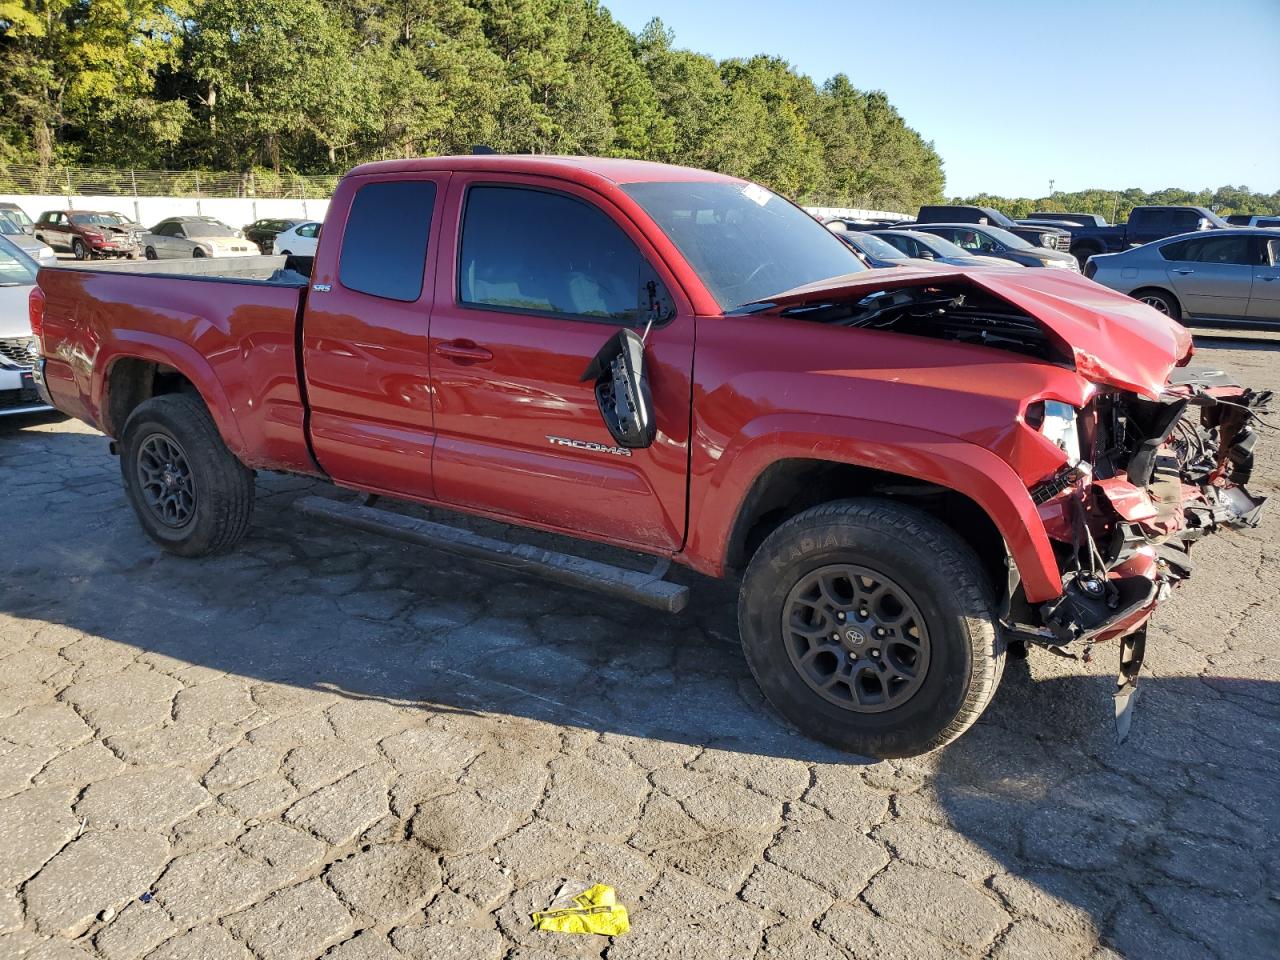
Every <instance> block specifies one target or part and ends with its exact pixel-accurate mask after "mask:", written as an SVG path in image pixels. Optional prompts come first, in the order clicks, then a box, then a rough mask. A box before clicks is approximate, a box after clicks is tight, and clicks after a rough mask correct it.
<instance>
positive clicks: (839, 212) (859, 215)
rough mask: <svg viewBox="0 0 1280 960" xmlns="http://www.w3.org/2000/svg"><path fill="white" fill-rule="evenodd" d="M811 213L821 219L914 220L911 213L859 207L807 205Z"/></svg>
mask: <svg viewBox="0 0 1280 960" xmlns="http://www.w3.org/2000/svg"><path fill="white" fill-rule="evenodd" d="M805 209H806V210H807V211H809V213H811V214H813V215H814V216H815V217H817V218H818V219H820V220H829V219H831V218H832V217H840V218H841V219H844V220H885V219H889V220H914V219H915V217H914V216H912V215H911V214H909V213H895V212H894V211H893V210H863V209H861V208H859V207H805Z"/></svg>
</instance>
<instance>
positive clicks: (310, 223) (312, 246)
mask: <svg viewBox="0 0 1280 960" xmlns="http://www.w3.org/2000/svg"><path fill="white" fill-rule="evenodd" d="M319 236H320V224H319V223H317V222H316V221H315V220H303V221H301V222H300V223H297V224H294V225H293V226H292V227H289V228H288V229H287V230H281V231H280V232H279V233H277V234H276V238H275V239H274V240H273V241H271V252H272V253H280V254H284V255H285V256H286V257H287V256H296V257H311V256H315V252H316V240H317V239H318V238H319Z"/></svg>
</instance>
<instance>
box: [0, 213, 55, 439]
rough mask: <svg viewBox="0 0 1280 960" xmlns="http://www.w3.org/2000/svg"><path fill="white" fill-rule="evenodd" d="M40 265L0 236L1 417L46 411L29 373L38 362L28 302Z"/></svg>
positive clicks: (6, 238) (7, 239)
mask: <svg viewBox="0 0 1280 960" xmlns="http://www.w3.org/2000/svg"><path fill="white" fill-rule="evenodd" d="M39 268H40V267H39V264H37V263H36V261H35V260H33V259H32V258H31V257H29V256H27V255H26V254H25V253H23V252H22V250H21V249H19V248H18V247H17V246H15V245H14V244H13V243H12V242H10V240H9V238H8V237H5V236H0V417H5V416H13V415H14V414H19V413H35V412H37V411H40V410H48V409H49V406H48V404H46V403H45V402H44V401H43V400H41V399H40V395H39V394H38V393H37V392H36V386H35V381H34V380H33V379H32V376H31V371H32V368H33V367H34V366H35V362H36V359H37V347H36V339H35V337H33V336H32V335H31V313H30V311H29V310H28V308H27V300H28V298H29V297H30V295H31V288H32V287H33V286H35V282H36V271H37V270H38V269H39Z"/></svg>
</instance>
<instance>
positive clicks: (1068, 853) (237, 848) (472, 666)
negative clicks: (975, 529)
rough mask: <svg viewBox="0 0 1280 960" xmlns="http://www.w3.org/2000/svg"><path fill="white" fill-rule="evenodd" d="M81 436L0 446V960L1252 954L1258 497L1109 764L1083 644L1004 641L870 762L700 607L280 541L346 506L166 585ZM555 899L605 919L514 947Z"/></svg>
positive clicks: (1260, 581) (1101, 670) (1261, 478)
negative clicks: (1003, 663)
mask: <svg viewBox="0 0 1280 960" xmlns="http://www.w3.org/2000/svg"><path fill="white" fill-rule="evenodd" d="M1278 360H1280V351H1277V349H1276V348H1275V347H1274V346H1267V345H1265V344H1255V345H1252V346H1248V345H1237V346H1233V347H1230V348H1225V347H1218V348H1210V349H1202V350H1201V352H1200V354H1199V355H1198V357H1197V365H1206V364H1208V365H1221V366H1222V367H1223V368H1225V369H1228V370H1231V371H1233V372H1235V373H1237V374H1238V375H1240V377H1241V378H1242V379H1243V382H1245V383H1250V384H1253V385H1255V386H1258V387H1271V388H1277V389H1280V364H1278V363H1277V361H1278ZM1263 439H1264V440H1265V441H1266V443H1265V445H1264V446H1262V450H1261V460H1260V465H1259V468H1258V470H1257V474H1256V475H1257V478H1258V482H1257V483H1256V484H1255V488H1256V490H1257V491H1258V492H1261V493H1264V494H1266V493H1274V492H1275V490H1276V486H1277V482H1276V481H1277V479H1278V478H1280V437H1277V436H1276V435H1275V434H1274V433H1271V434H1268V435H1267V436H1265V437H1264V438H1263ZM106 447H107V444H106V441H105V440H104V439H103V438H102V437H101V436H100V435H98V434H96V433H95V432H93V431H91V430H89V429H88V428H87V427H85V426H84V425H82V424H78V423H75V422H71V421H66V420H62V419H60V418H56V417H42V418H27V419H24V420H21V421H16V422H14V421H10V422H0V489H2V490H3V493H4V503H5V506H6V518H7V519H6V527H5V536H4V538H3V541H0V957H3V958H5V960H17V958H31V960H37V958H40V960H63V958H86V957H98V958H102V960H130V958H142V957H146V958H151V960H187V958H190V960H222V958H238V960H246V958H250V957H254V958H260V960H309V958H313V957H320V956H325V957H328V958H330V960H399V958H410V960H412V958H431V960H445V958H459V960H489V958H492V960H499V958H502V960H517V958H518V960H544V958H560V957H605V958H607V960H629V958H643V960H649V958H657V957H670V958H677V957H678V958H698V960H706V958H716V960H731V958H744V960H749V958H758V960H765V958H789V957H802V958H804V960H835V958H859V960H881V958H883V960H890V958H905V960H917V958H956V957H991V958H1024V957H1025V958H1037V960H1053V958H1082V960H1083V958H1090V960H1103V958H1115V957H1118V956H1122V957H1129V958H1143V957H1158V958H1160V960H1182V958H1188V960H1189V958H1196V960H1199V958H1205V957H1209V958H1214V957H1216V958H1223V960H1225V958H1232V960H1239V958H1255V957H1256V958H1262V957H1274V956H1275V955H1276V951H1277V945H1278V944H1280V843H1278V841H1277V827H1278V826H1280V823H1278V820H1280V802H1278V801H1280V762H1278V760H1280V756H1278V750H1280V740H1278V738H1277V731H1278V728H1280V723H1278V721H1280V644H1278V642H1277V637H1278V635H1280V599H1277V594H1278V593H1280V591H1278V590H1277V587H1278V586H1280V571H1278V568H1277V565H1276V559H1277V553H1278V552H1280V541H1278V538H1277V531H1278V530H1280V518H1277V515H1276V511H1274V510H1273V511H1272V512H1271V513H1270V514H1268V515H1267V516H1266V517H1265V520H1264V522H1263V524H1262V526H1261V527H1260V528H1258V529H1257V530H1252V531H1246V532H1234V533H1226V534H1223V535H1220V536H1217V537H1215V538H1213V539H1212V540H1210V541H1208V542H1206V543H1203V544H1201V545H1200V546H1199V547H1198V548H1197V550H1196V553H1195V560H1196V563H1197V569H1196V573H1195V577H1194V579H1193V580H1192V581H1190V582H1189V583H1187V584H1186V585H1184V586H1183V587H1182V588H1181V589H1179V590H1178V591H1176V593H1175V596H1174V598H1173V599H1172V600H1171V601H1170V602H1169V603H1168V604H1167V605H1166V606H1165V607H1164V608H1162V609H1161V611H1160V612H1159V614H1158V615H1157V619H1156V621H1155V624H1154V626H1153V628H1152V631H1151V639H1150V643H1149V651H1150V652H1149V658H1148V670H1147V671H1146V673H1145V675H1144V678H1143V681H1142V693H1141V699H1140V701H1139V703H1138V705H1137V711H1136V714H1135V719H1134V725H1133V732H1132V735H1131V737H1130V739H1129V741H1128V742H1127V743H1125V744H1123V745H1118V744H1117V743H1116V742H1115V737H1114V732H1113V723H1112V704H1111V693H1112V689H1113V682H1114V681H1113V677H1114V669H1115V662H1114V658H1115V656H1116V651H1115V649H1114V648H1113V647H1111V646H1105V647H1102V648H1100V649H1098V650H1097V651H1096V654H1097V655H1096V657H1095V658H1094V659H1093V661H1092V662H1091V663H1088V664H1086V663H1082V662H1079V661H1072V660H1065V659H1060V658H1056V657H1053V656H1050V655H1048V654H1046V653H1044V652H1040V651H1033V652H1032V654H1031V657H1030V659H1029V660H1028V661H1026V662H1023V663H1017V662H1014V663H1011V664H1010V665H1009V669H1008V670H1007V671H1006V673H1005V678H1004V682H1003V685H1002V687H1001V689H1000V692H999V694H998V695H997V697H996V699H995V701H994V703H993V704H992V705H991V707H990V709H989V710H988V711H987V713H986V715H985V717H984V718H983V720H982V721H981V722H980V723H979V724H978V726H977V727H975V728H974V729H973V730H972V731H971V732H970V733H968V734H967V735H966V736H965V737H963V738H962V739H961V740H960V741H959V742H957V743H956V744H954V745H953V746H952V747H950V748H948V749H946V750H945V751H943V752H941V753H938V754H935V755H932V756H929V757H925V758H920V759H915V760H910V761H894V762H886V763H866V762H863V761H860V760H859V759H858V758H856V757H848V756H842V755H838V754H835V753H833V752H831V751H830V750H827V749H826V748H823V747H821V746H818V745H816V744H814V743H812V742H811V741H809V740H807V739H805V738H804V737H802V736H799V735H797V734H794V733H793V732H791V731H790V730H788V729H787V728H786V727H785V726H784V725H783V724H782V723H781V722H780V721H778V720H777V719H776V718H775V717H774V716H773V715H772V714H771V713H770V712H769V711H768V709H767V708H766V707H765V706H764V704H763V703H762V702H761V699H760V697H759V695H758V693H757V692H756V689H755V687H754V685H753V684H752V682H751V679H750V677H749V675H748V672H747V668H746V666H745V664H744V662H743V659H742V656H741V654H740V651H739V649H738V645H737V641H736V626H735V613H734V609H735V607H734V599H735V598H734V588H733V586H732V585H728V584H721V583H715V582H713V581H709V580H702V579H698V578H696V577H693V576H692V575H690V574H682V575H683V576H686V577H688V580H687V582H690V583H691V584H692V587H693V597H692V603H691V605H690V609H689V610H688V611H686V612H685V613H684V614H681V615H679V616H674V617H671V616H664V615H661V614H656V613H653V612H651V611H648V610H645V609H642V608H639V607H635V606H631V605H628V604H625V603H622V602H615V601H610V600H607V599H603V598H600V597H598V596H595V595H592V594H584V593H577V592H573V591H570V590H567V589H564V588H561V587H558V586H554V585H550V584H547V583H545V582H541V581H538V580H533V579H527V578H525V577H523V576H515V575H512V574H509V573H506V572H503V571H500V570H498V569H496V568H493V567H487V566H483V565H480V564H473V563H469V562H462V561H458V560H455V559H451V558H449V557H446V556H444V555H441V554H438V553H434V552H432V551H429V550H425V549H418V548H412V547H407V546H404V545H401V544H396V543H392V542H389V541H383V540H380V539H377V538H374V537H370V536H366V535H362V534H356V533H353V532H348V531H344V530H342V529H340V528H334V527H329V526H325V525H322V524H320V523H319V522H317V521H314V520H308V519H306V518H303V517H301V516H300V515H298V514H297V513H295V512H294V511H293V510H291V509H290V503H291V501H293V500H294V499H295V498H296V497H298V496H299V495H301V494H303V493H321V494H324V495H330V496H337V497H349V496H350V495H349V494H346V493H343V492H340V491H337V490H335V489H334V488H332V487H329V486H327V485H325V484H321V483H317V482H312V481H307V480H299V479H294V478H287V477H279V476H262V477H260V480H259V484H260V486H259V491H260V495H259V501H258V507H257V512H256V515H255V518H254V521H253V526H252V529H251V531H250V534H249V537H248V538H247V540H246V542H245V543H244V544H243V546H242V548H241V549H240V550H238V551H237V552H235V553H233V554H230V555H228V556H224V557H220V558H217V559H212V560H202V561H189V560H182V559H178V558H175V557H170V556H167V555H165V554H164V553H162V552H161V551H160V550H159V548H157V547H156V546H155V545H153V544H152V543H151V542H150V541H149V540H148V539H146V537H145V536H144V535H143V533H142V531H141V529H140V528H139V527H138V525H137V523H136V522H135V520H134V517H133V514H132V512H131V510H130V508H129V506H128V505H127V503H126V501H125V497H124V494H123V492H122V490H121V487H120V482H119V474H118V466H117V462H116V460H115V459H114V458H112V457H111V456H109V455H108V452H107V448H106ZM477 526H481V527H485V525H483V524H477ZM485 528H486V529H490V528H489V527H485ZM548 540H550V538H548ZM566 878H572V879H577V880H582V881H584V882H603V883H608V884H611V885H613V886H614V887H615V888H616V889H617V891H618V895H619V897H620V899H621V900H622V902H623V903H625V904H627V905H628V907H629V908H630V910H631V922H632V929H631V932H630V933H628V934H626V935H624V936H620V937H617V938H615V939H612V940H610V939H606V938H598V937H569V936H563V935H556V934H551V933H541V932H537V931H534V930H532V929H531V928H530V924H529V918H528V915H529V913H530V912H531V911H532V910H534V909H538V908H541V907H544V906H545V905H546V904H547V903H548V901H549V900H550V898H551V896H552V894H553V893H554V892H555V891H556V889H557V888H558V887H559V885H560V884H561V883H562V882H563V880H565V879H566Z"/></svg>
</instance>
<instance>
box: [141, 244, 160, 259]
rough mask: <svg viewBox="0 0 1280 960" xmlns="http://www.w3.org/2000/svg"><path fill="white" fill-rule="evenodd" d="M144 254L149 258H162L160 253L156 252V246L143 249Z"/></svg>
mask: <svg viewBox="0 0 1280 960" xmlns="http://www.w3.org/2000/svg"><path fill="white" fill-rule="evenodd" d="M142 255H143V256H144V257H146V258H147V259H148V260H159V259H160V257H159V255H158V254H157V253H156V248H155V247H147V249H146V250H144V251H143V254H142Z"/></svg>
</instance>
